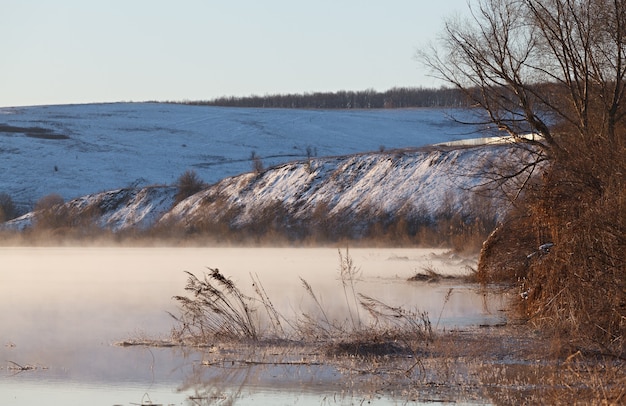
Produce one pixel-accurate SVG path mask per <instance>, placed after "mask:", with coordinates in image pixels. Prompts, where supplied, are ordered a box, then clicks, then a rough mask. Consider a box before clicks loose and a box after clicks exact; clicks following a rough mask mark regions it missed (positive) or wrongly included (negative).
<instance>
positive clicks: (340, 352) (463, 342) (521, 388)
mask: <svg viewBox="0 0 626 406" xmlns="http://www.w3.org/2000/svg"><path fill="white" fill-rule="evenodd" d="M339 260H340V267H339V274H340V278H341V283H342V286H343V287H344V288H345V290H344V295H345V297H344V307H345V308H344V311H343V314H344V315H345V317H344V318H343V319H337V318H332V317H331V315H330V312H329V311H328V310H327V309H326V308H325V307H324V306H323V302H322V301H321V300H320V298H319V297H318V296H317V295H316V293H315V291H314V290H313V288H312V287H311V286H310V285H309V284H308V283H307V282H306V281H305V280H301V282H302V287H303V289H304V290H305V293H306V294H307V296H308V297H309V298H310V299H311V301H312V302H313V304H314V306H313V309H312V310H309V311H308V312H304V311H303V312H302V313H300V314H299V315H298V316H297V317H295V318H289V319H288V318H286V317H285V316H284V315H283V314H281V313H279V312H278V311H277V310H276V309H275V307H274V306H273V304H272V301H271V299H270V298H269V297H268V295H267V293H265V290H264V288H263V286H262V284H261V283H260V280H259V279H258V277H256V276H255V277H252V276H251V278H252V281H253V284H254V286H253V291H254V295H251V296H249V295H246V294H244V293H243V292H241V291H240V290H239V288H238V287H237V286H235V285H234V284H233V282H232V281H230V280H229V279H227V278H226V277H224V276H223V275H222V274H221V273H220V272H219V271H218V270H217V269H210V270H209V273H208V274H206V275H205V277H204V278H198V277H196V276H195V275H193V274H189V280H188V284H187V287H186V288H187V291H188V292H190V293H191V297H176V298H175V299H176V300H177V301H178V302H179V305H180V307H181V312H182V315H180V316H176V319H177V320H178V322H179V324H178V327H177V328H176V329H175V330H174V332H173V336H172V341H171V342H172V343H174V344H176V345H192V346H195V347H198V348H200V349H201V351H202V353H203V354H204V355H203V359H202V362H201V366H202V367H204V368H206V369H197V370H196V373H197V374H198V376H193V377H190V379H191V381H193V382H194V384H193V385H195V387H196V389H198V393H200V394H202V393H209V392H211V393H212V392H213V391H215V390H219V391H220V393H223V388H224V384H225V382H229V380H230V379H232V380H235V381H236V380H237V379H240V378H241V374H242V373H244V372H245V377H246V378H245V379H244V380H243V381H242V382H241V385H245V382H246V381H247V380H248V379H249V378H250V376H257V377H258V378H259V379H263V378H262V376H263V374H264V373H266V372H267V370H268V369H271V371H272V374H273V376H276V375H279V376H281V375H280V374H281V372H280V371H281V370H282V369H283V368H284V371H283V373H284V374H285V375H284V376H285V378H284V380H285V381H289V379H290V378H289V376H290V375H291V374H293V373H294V368H303V370H302V371H303V372H302V373H306V374H313V375H316V374H318V373H320V374H324V372H321V371H324V370H327V369H330V370H336V371H338V372H340V373H341V378H340V379H334V381H333V382H327V385H330V386H332V385H337V388H341V390H342V391H343V390H345V388H346V387H349V388H351V389H350V390H354V391H355V392H358V393H369V394H370V395H365V396H371V394H377V396H387V395H388V396H392V397H394V398H399V399H405V400H421V401H424V400H429V401H455V402H456V401H459V400H466V401H480V402H484V401H485V400H486V399H489V401H492V402H495V403H496V404H511V403H515V404H537V403H549V404H572V403H581V402H582V403H585V404H619V403H621V402H623V401H624V399H625V396H626V390H625V389H624V388H625V383H626V376H625V375H624V370H626V369H625V368H624V367H625V366H626V365H624V360H622V359H619V358H615V357H611V356H607V355H602V354H598V353H596V354H586V353H583V352H581V351H578V352H575V353H570V352H564V351H561V350H560V349H562V344H563V343H562V342H559V341H558V340H557V338H556V337H555V336H552V335H550V334H546V333H545V330H543V329H539V328H537V327H535V326H534V325H533V324H529V323H522V324H514V323H508V324H503V325H498V326H490V327H475V328H470V329H465V330H455V329H452V330H446V329H443V330H441V329H438V324H439V321H437V326H435V327H433V325H432V324H431V322H430V319H429V315H428V314H426V313H423V312H420V311H418V310H407V309H404V308H402V307H395V306H389V305H388V304H386V303H383V302H381V301H379V300H377V299H376V298H373V297H370V296H365V295H362V294H360V293H359V292H358V281H359V272H358V268H357V267H356V266H355V265H354V263H353V262H352V260H351V258H350V256H349V252H348V251H347V250H346V252H345V253H343V252H341V251H340V252H339ZM429 271H430V272H429V273H431V274H435V275H436V273H435V271H434V270H432V269H431V270H429ZM451 293H452V288H451V289H450V291H449V292H448V295H447V296H446V299H445V301H444V303H442V312H443V307H445V306H446V304H447V301H448V300H449V297H450V294H451ZM513 300H515V301H518V302H520V301H522V302H524V299H523V298H522V297H520V296H518V295H515V296H514V299H513ZM355 303H358V309H359V311H358V312H357V311H356V308H355ZM511 314H512V317H511V320H513V319H514V313H511ZM261 315H265V317H260V316H261ZM262 320H264V323H263V322H262ZM145 344H146V343H145V342H143V344H138V345H145ZM209 370H210V371H211V373H210V376H211V377H210V378H206V380H205V381H203V379H205V378H202V376H203V374H205V373H209V372H208V371H209ZM305 370H306V372H304V371H305ZM316 371H318V372H316ZM298 374H300V372H298ZM331 375H332V374H331ZM241 379H243V378H241ZM282 381H283V380H282V379H281V382H282ZM201 382H204V383H201ZM235 383H236V382H235ZM346 385H347V386H346ZM183 386H185V385H183ZM235 386H236V385H235ZM220 388H221V389H220ZM338 390H339V389H338ZM199 396H200V398H202V396H204V395H199ZM207 396H208V395H207ZM224 396H226V397H222V398H220V399H225V398H228V396H227V395H224ZM207 399H208V398H207Z"/></svg>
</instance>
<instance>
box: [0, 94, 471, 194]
mask: <svg viewBox="0 0 626 406" xmlns="http://www.w3.org/2000/svg"><path fill="white" fill-rule="evenodd" d="M451 114H452V115H453V116H455V117H463V116H467V113H466V112H463V111H449V110H443V109H403V110H287V109H249V108H220V107H200V106H188V105H176V104H159V103H115V104H87V105H60V106H39V107H15V108H2V109H0V140H1V142H0V168H1V169H2V174H3V176H2V177H1V180H0V192H5V193H8V194H9V195H10V196H11V197H12V198H13V200H14V201H15V202H16V203H17V204H18V205H20V206H28V205H32V204H33V203H34V202H36V201H37V200H38V199H39V198H41V197H42V196H45V195H47V194H50V193H57V194H60V195H61V196H63V197H64V198H65V199H66V200H69V199H72V198H76V197H79V196H84V195H86V194H90V193H95V192H100V191H105V190H111V189H116V188H121V187H126V186H147V185H162V184H172V183H174V182H175V181H176V179H177V178H178V177H179V176H180V175H181V174H182V173H183V172H184V171H185V170H187V169H193V170H195V171H196V172H197V173H198V175H199V176H200V177H201V178H202V179H203V180H204V181H205V182H208V183H214V182H217V181H218V180H220V179H223V178H224V177H227V176H232V175H237V174H240V173H243V172H249V171H250V170H251V169H252V162H251V155H252V154H253V153H254V154H256V156H258V157H260V158H261V160H262V162H263V164H264V166H265V167H269V166H272V165H277V164H281V163H285V162H289V161H294V160H301V159H305V158H306V157H307V155H311V156H317V157H322V156H336V155H345V154H352V153H358V152H367V151H377V150H380V149H381V148H385V149H394V148H405V147H419V146H424V145H429V144H434V143H441V142H447V141H452V140H459V139H464V138H472V137H475V136H476V132H475V131H474V128H472V127H468V126H466V125H461V124H458V123H455V122H454V121H453V120H452V119H451V116H450V115H451Z"/></svg>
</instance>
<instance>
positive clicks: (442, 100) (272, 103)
mask: <svg viewBox="0 0 626 406" xmlns="http://www.w3.org/2000/svg"><path fill="white" fill-rule="evenodd" d="M184 104H190V105H199V106H221V107H257V108H302V109H384V108H409V107H469V105H470V104H469V99H468V98H467V96H466V95H465V94H464V93H463V92H462V91H461V90H459V89H455V88H450V87H441V88H438V89H437V88H424V87H394V88H392V89H389V90H387V91H384V92H379V91H376V90H373V89H367V90H361V91H346V90H340V91H337V92H315V93H302V94H295V93H294V94H274V95H264V96H257V95H252V96H245V97H234V96H230V97H220V98H217V99H213V100H206V101H188V102H184Z"/></svg>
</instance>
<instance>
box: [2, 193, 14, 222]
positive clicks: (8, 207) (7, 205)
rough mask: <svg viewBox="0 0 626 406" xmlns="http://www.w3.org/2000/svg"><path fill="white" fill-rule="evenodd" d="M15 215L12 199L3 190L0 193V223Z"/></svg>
mask: <svg viewBox="0 0 626 406" xmlns="http://www.w3.org/2000/svg"><path fill="white" fill-rule="evenodd" d="M15 217H17V207H15V203H13V199H12V198H11V196H9V194H7V193H5V192H1V193H0V223H1V222H3V221H8V220H12V219H14V218H15Z"/></svg>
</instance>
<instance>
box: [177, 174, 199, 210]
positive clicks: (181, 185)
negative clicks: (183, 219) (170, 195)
mask: <svg viewBox="0 0 626 406" xmlns="http://www.w3.org/2000/svg"><path fill="white" fill-rule="evenodd" d="M176 187H177V188H178V191H177V192H176V196H174V204H175V205H176V204H178V203H180V202H181V201H183V200H185V199H186V198H188V197H189V196H193V195H195V194H196V193H198V192H199V191H201V190H202V189H204V188H205V187H206V184H205V183H204V182H203V181H202V179H200V177H199V176H198V174H197V173H196V172H195V171H193V170H186V171H185V172H184V173H183V174H182V175H180V177H179V178H178V179H177V180H176Z"/></svg>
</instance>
